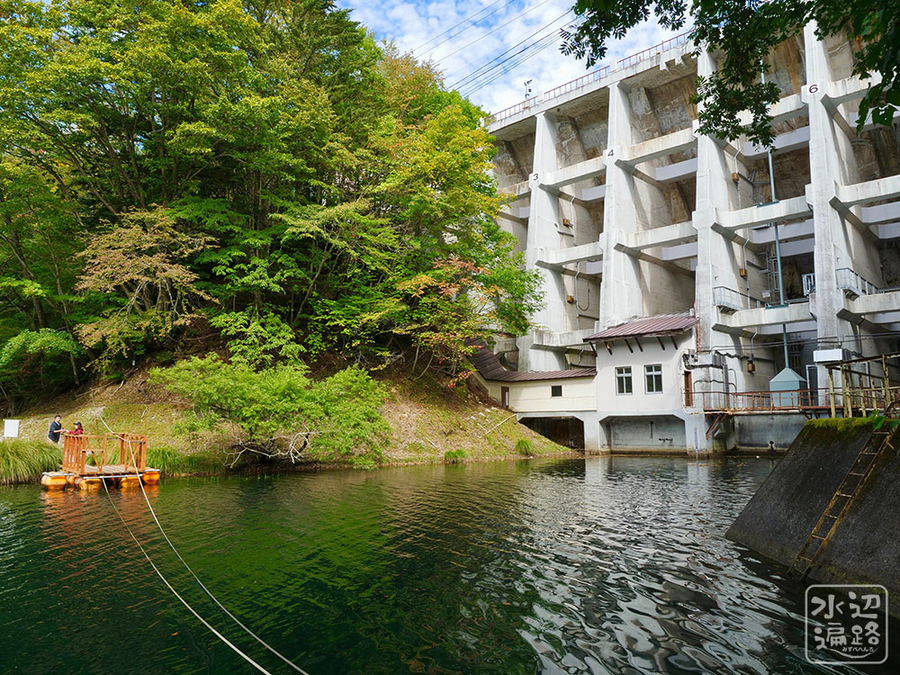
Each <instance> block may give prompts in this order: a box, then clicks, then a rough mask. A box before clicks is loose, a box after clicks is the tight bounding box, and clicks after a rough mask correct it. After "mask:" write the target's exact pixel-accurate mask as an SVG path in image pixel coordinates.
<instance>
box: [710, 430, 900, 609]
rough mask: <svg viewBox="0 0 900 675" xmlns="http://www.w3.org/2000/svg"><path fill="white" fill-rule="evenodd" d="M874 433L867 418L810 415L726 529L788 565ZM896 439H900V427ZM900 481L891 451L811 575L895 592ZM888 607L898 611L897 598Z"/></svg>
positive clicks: (899, 582)
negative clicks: (811, 419) (844, 418)
mask: <svg viewBox="0 0 900 675" xmlns="http://www.w3.org/2000/svg"><path fill="white" fill-rule="evenodd" d="M871 435H872V426H871V422H870V421H868V420H860V419H849V420H833V419H827V420H813V421H811V422H808V423H807V424H806V425H805V426H804V428H803V430H802V431H801V432H800V435H799V436H798V437H797V439H796V440H795V441H794V443H793V445H791V447H790V449H789V450H788V452H787V454H786V455H785V456H784V457H783V458H782V459H781V461H780V462H779V463H778V465H777V466H776V467H775V469H774V470H773V471H772V473H771V475H770V476H769V477H768V478H767V479H766V481H765V482H764V483H763V484H762V485H761V486H760V488H759V490H758V491H757V493H756V494H755V495H754V496H753V499H751V500H750V503H749V504H747V506H746V508H744V510H743V512H742V513H741V515H740V516H739V517H738V518H737V520H736V521H735V522H734V524H733V525H732V526H731V528H730V529H729V530H728V533H727V535H726V536H727V537H728V538H729V539H732V540H733V541H736V542H738V543H740V544H743V545H744V546H747V547H749V548H751V549H753V550H754V551H757V552H758V553H761V554H762V555H764V556H766V557H768V558H771V559H773V560H775V561H777V562H779V563H781V564H782V565H785V566H789V565H791V563H792V562H793V561H794V559H795V558H796V556H797V553H798V552H799V550H800V548H801V547H802V546H803V544H804V542H805V541H806V539H807V537H808V536H809V534H810V532H811V531H812V528H813V527H814V526H815V524H816V522H817V521H818V519H819V517H820V516H821V515H822V513H823V511H824V510H825V508H826V507H827V505H828V503H829V501H830V500H831V498H832V496H833V495H834V493H835V491H836V489H837V488H838V486H839V485H840V483H841V481H842V480H843V478H844V476H845V474H846V473H847V471H848V470H849V469H850V467H851V466H852V464H853V462H854V461H855V460H856V457H857V455H858V454H859V452H860V450H861V449H862V448H863V447H864V446H865V445H866V443H867V442H868V441H869V438H870V437H871ZM893 440H894V444H895V445H900V433H895V434H894V439H893ZM898 486H900V456H898V453H897V450H889V451H888V454H887V456H886V457H883V458H882V461H881V463H880V464H879V466H878V467H876V473H875V475H874V476H872V477H871V478H870V480H869V483H868V485H867V486H866V487H865V488H864V490H863V492H862V494H861V495H860V497H859V498H858V499H857V500H856V502H855V503H854V504H853V505H852V506H851V507H850V510H849V511H848V512H847V514H846V515H845V516H844V518H843V520H842V521H841V523H840V525H839V527H838V530H837V531H836V532H835V534H834V537H833V538H832V540H831V542H830V543H829V545H828V547H827V548H826V549H825V551H824V552H823V553H822V555H821V556H820V558H819V559H818V561H817V562H816V564H815V565H814V566H813V568H812V569H811V570H810V573H809V578H810V579H811V580H814V581H818V582H821V583H875V584H882V585H884V586H886V587H887V589H888V591H889V592H890V594H891V595H893V596H894V597H900V564H898V561H900V517H898V516H897V514H898V513H900V490H898V489H897V488H898ZM891 611H892V613H895V614H897V615H898V616H900V603H894V604H893V605H892V606H891Z"/></svg>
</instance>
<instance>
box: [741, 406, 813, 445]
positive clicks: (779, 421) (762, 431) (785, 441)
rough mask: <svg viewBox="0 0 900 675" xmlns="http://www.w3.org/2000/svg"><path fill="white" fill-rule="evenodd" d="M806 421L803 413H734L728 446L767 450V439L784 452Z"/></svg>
mask: <svg viewBox="0 0 900 675" xmlns="http://www.w3.org/2000/svg"><path fill="white" fill-rule="evenodd" d="M805 423H806V416H804V415H800V414H797V415H786V414H777V415H735V417H734V435H733V436H732V438H731V439H729V443H728V447H736V448H737V450H738V451H739V452H767V451H768V450H769V449H770V448H769V441H772V443H774V445H775V447H774V449H775V450H778V451H780V452H784V451H785V450H786V449H787V448H788V447H790V445H791V443H792V442H793V441H794V439H795V438H797V435H798V433H799V432H800V430H801V429H802V428H803V425H804V424H805Z"/></svg>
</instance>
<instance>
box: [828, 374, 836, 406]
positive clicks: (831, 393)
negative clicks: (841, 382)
mask: <svg viewBox="0 0 900 675" xmlns="http://www.w3.org/2000/svg"><path fill="white" fill-rule="evenodd" d="M828 399H829V400H830V402H831V416H832V417H837V410H836V409H835V402H834V370H833V369H832V368H828Z"/></svg>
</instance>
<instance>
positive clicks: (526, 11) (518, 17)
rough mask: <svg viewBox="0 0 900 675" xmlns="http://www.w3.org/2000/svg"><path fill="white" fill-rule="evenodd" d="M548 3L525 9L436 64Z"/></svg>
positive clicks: (547, 0)
mask: <svg viewBox="0 0 900 675" xmlns="http://www.w3.org/2000/svg"><path fill="white" fill-rule="evenodd" d="M548 2H550V0H543V2H540V3H538V4H536V5H535V6H534V7H532V8H531V9H526V10H525V11H524V12H522V13H521V14H517V15H516V16H514V17H513V18H512V19H510V20H509V21H507V22H506V23H503V24H500V25H499V26H497V27H496V28H494V29H493V30H491V31H490V32H487V33H485V34H484V35H482V36H481V37H479V38H475V39H474V40H472V41H471V42H469V43H468V44H465V45H463V46H462V47H460V48H459V49H457V50H456V51H452V52H450V53H449V54H447V55H445V56H443V57H441V58H440V59H438V63H440V62H441V61H444V60H446V59H449V58H450V57H451V56H454V55H456V54H459V53H460V52H461V51H462V50H463V49H468V48H469V47H471V46H472V45H474V44H475V43H476V42H481V41H482V40H484V38H486V37H488V36H489V35H493V34H494V33H496V32H497V31H498V30H500V29H501V28H506V27H507V26H508V25H509V24H511V23H513V22H515V21H517V20H519V19H520V18H522V17H523V16H525V15H526V14H528V13H529V12H533V11H534V10H536V9H537V8H538V7H542V6H544V5H546V4H547V3H548Z"/></svg>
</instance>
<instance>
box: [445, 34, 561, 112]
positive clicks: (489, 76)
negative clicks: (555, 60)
mask: <svg viewBox="0 0 900 675" xmlns="http://www.w3.org/2000/svg"><path fill="white" fill-rule="evenodd" d="M554 38H555V36H553V35H550V36H546V37H543V38H541V39H540V40H539V41H537V42H535V43H534V44H533V45H531V46H530V47H529V49H528V50H527V51H525V52H522V53H520V54H517V55H516V57H515V58H514V59H513V60H512V61H510V62H504V63H503V64H498V66H497V67H496V69H491V71H490V72H486V73H484V74H483V76H482V77H480V78H477V79H476V80H474V81H472V82H469V83H468V85H466V86H464V87H463V88H462V89H461V90H460V94H461V95H463V96H466V97H468V96H471V95H472V94H474V93H475V92H477V91H479V90H480V89H483V88H484V87H486V86H487V85H489V84H491V83H493V82H495V81H497V80H499V79H500V78H501V77H503V76H505V75H507V74H508V73H509V72H510V71H512V70H513V69H514V68H516V67H517V66H520V65H521V64H523V63H525V62H526V61H528V60H529V59H531V58H532V57H534V56H536V55H538V54H539V53H541V52H542V51H544V50H545V49H546V48H547V47H549V46H551V45H553V44H554V43H555V39H554Z"/></svg>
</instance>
